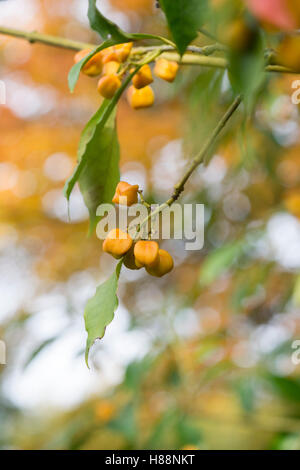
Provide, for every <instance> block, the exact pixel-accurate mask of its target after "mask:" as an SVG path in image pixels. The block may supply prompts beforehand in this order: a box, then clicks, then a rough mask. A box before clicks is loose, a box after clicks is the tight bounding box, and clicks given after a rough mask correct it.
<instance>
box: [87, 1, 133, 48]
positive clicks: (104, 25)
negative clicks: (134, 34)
mask: <svg viewBox="0 0 300 470" xmlns="http://www.w3.org/2000/svg"><path fill="white" fill-rule="evenodd" d="M88 18H89V22H90V26H91V28H92V29H93V30H94V31H96V32H97V33H99V34H100V36H101V38H102V39H103V40H107V39H113V40H114V41H116V42H117V43H118V42H119V43H122V42H127V41H130V39H129V38H128V36H129V35H128V34H127V33H125V32H124V31H122V30H121V29H120V28H119V27H118V26H117V25H116V24H115V23H113V22H112V21H110V20H108V19H107V18H105V16H103V15H102V13H100V11H99V10H98V8H97V7H96V0H89V9H88Z"/></svg>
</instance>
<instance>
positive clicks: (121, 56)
mask: <svg viewBox="0 0 300 470" xmlns="http://www.w3.org/2000/svg"><path fill="white" fill-rule="evenodd" d="M132 46H133V42H125V43H124V44H117V45H116V46H115V54H116V57H117V60H118V61H119V62H125V61H126V60H127V59H128V57H129V54H130V52H131V49H132Z"/></svg>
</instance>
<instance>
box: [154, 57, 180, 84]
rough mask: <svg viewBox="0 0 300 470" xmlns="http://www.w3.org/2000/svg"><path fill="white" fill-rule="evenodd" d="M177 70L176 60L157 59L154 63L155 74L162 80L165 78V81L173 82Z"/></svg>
mask: <svg viewBox="0 0 300 470" xmlns="http://www.w3.org/2000/svg"><path fill="white" fill-rule="evenodd" d="M177 71H178V64H177V62H173V61H170V60H166V59H158V60H157V61H156V63H155V67H154V73H155V75H156V76H157V77H159V78H162V79H163V80H166V81H167V82H173V81H174V80H175V78H176V75H177Z"/></svg>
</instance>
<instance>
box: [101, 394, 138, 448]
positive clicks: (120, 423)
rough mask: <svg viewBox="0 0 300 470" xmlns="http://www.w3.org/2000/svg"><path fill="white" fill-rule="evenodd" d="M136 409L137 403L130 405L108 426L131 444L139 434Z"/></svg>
mask: <svg viewBox="0 0 300 470" xmlns="http://www.w3.org/2000/svg"><path fill="white" fill-rule="evenodd" d="M135 409H136V404H135V402H130V403H128V404H127V405H126V406H124V407H123V408H122V410H121V411H120V413H119V414H118V416H117V417H116V418H115V419H113V420H112V421H110V423H109V424H108V427H109V428H110V429H112V430H114V431H117V432H120V433H121V434H123V436H124V437H125V438H126V439H127V440H128V441H129V442H132V441H134V440H135V438H136V434H137V425H136V417H135Z"/></svg>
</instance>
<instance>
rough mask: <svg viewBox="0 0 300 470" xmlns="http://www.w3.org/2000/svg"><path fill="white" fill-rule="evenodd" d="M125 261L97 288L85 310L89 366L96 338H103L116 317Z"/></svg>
mask: <svg viewBox="0 0 300 470" xmlns="http://www.w3.org/2000/svg"><path fill="white" fill-rule="evenodd" d="M122 263H123V261H122V260H121V261H119V263H118V264H117V266H116V270H115V271H114V273H113V274H112V275H111V276H110V278H109V279H107V281H105V282H104V283H103V284H101V285H100V286H99V287H97V289H96V293H95V295H94V297H92V298H91V299H90V300H89V301H88V302H87V304H86V307H85V312H84V321H85V329H86V331H87V334H88V337H87V342H86V349H85V361H86V364H87V366H88V357H89V351H90V348H91V346H92V344H93V343H94V342H95V341H96V339H101V338H103V336H104V334H105V329H106V327H107V325H109V324H110V323H111V321H112V320H113V318H114V312H115V310H116V308H117V306H118V297H117V294H116V292H117V288H118V281H119V277H120V271H121V267H122Z"/></svg>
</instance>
